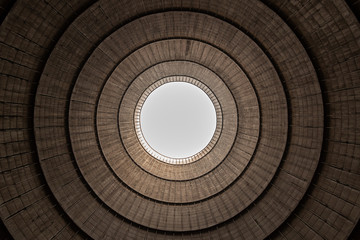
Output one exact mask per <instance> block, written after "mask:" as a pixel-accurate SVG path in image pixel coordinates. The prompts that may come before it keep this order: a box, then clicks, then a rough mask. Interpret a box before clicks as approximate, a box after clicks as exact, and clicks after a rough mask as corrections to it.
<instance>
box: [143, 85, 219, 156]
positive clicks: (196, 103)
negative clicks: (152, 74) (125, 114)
mask: <svg viewBox="0 0 360 240" xmlns="http://www.w3.org/2000/svg"><path fill="white" fill-rule="evenodd" d="M140 126H141V131H142V134H143V137H144V139H145V141H146V142H147V144H148V145H149V146H150V147H151V148H152V149H153V150H154V151H156V152H157V153H159V154H161V155H163V156H166V157H169V158H188V157H191V156H193V155H195V154H197V153H198V152H200V151H202V150H203V149H204V148H205V147H206V146H207V145H208V144H209V142H210V141H211V139H212V137H213V135H214V132H215V130H216V110H215V107H214V104H213V102H212V101H211V99H210V98H209V96H208V95H207V94H206V93H205V92H204V91H203V90H201V89H200V88H199V87H197V86H195V85H193V84H191V83H187V82H170V83H166V84H163V85H161V86H160V87H158V88H156V89H155V90H154V91H152V92H151V93H150V94H149V95H148V97H147V98H146V100H145V102H144V104H143V106H142V108H141V112H140Z"/></svg>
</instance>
